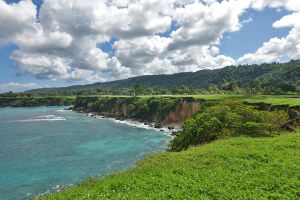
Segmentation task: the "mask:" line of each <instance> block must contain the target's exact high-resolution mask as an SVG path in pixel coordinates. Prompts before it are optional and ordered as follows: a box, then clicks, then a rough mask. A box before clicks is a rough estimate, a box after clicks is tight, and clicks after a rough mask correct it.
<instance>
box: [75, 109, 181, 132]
mask: <svg viewBox="0 0 300 200" xmlns="http://www.w3.org/2000/svg"><path fill="white" fill-rule="evenodd" d="M72 111H75V112H79V113H85V114H86V115H87V116H88V117H91V118H95V119H108V120H113V121H115V122H117V123H121V124H126V125H129V126H134V127H137V128H143V129H152V130H156V131H158V132H163V133H166V134H167V135H169V136H172V137H174V136H177V135H179V134H180V133H181V132H182V129H181V125H180V124H177V123H172V124H162V123H160V122H141V121H139V120H137V119H127V118H118V117H108V116H105V115H101V114H99V113H95V112H85V111H77V110H72Z"/></svg>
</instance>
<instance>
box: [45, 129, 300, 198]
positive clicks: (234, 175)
mask: <svg viewBox="0 0 300 200" xmlns="http://www.w3.org/2000/svg"><path fill="white" fill-rule="evenodd" d="M43 199H69V200H71V199H72V200H73V199H74V200H77V199H78V200H79V199H243V200H244V199H300V132H297V133H285V134H283V135H281V136H277V137H274V138H247V137H238V138H231V139H225V140H219V141H216V142H213V143H210V144H207V145H203V146H198V147H193V148H190V149H188V150H187V151H184V152H179V153H174V152H165V153H159V154H156V155H153V156H150V157H149V158H147V159H146V160H144V161H142V162H140V163H139V164H138V165H137V166H136V167H135V168H133V169H130V170H127V171H124V172H121V173H119V174H114V175H110V176H108V177H106V178H104V179H103V180H100V179H98V180H97V179H90V180H88V181H85V182H84V183H81V184H79V186H77V187H74V188H69V189H67V190H66V191H63V192H60V193H56V194H52V195H51V196H48V197H44V198H43Z"/></svg>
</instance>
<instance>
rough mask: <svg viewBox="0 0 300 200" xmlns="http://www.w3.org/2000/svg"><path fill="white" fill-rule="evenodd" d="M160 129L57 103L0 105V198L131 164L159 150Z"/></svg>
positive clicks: (163, 141)
mask: <svg viewBox="0 0 300 200" xmlns="http://www.w3.org/2000/svg"><path fill="white" fill-rule="evenodd" d="M169 139H170V137H169V136H167V135H166V134H164V133H161V132H158V131H155V130H150V129H143V128H138V127H134V126H130V125H127V124H123V123H117V122H115V121H113V120H110V119H94V118H91V117H88V116H86V115H85V114H81V113H75V112H71V111H63V108H62V107H38V108H1V109H0V199H1V200H17V199H28V198H29V197H30V196H32V195H37V194H42V193H45V192H47V191H48V192H49V191H52V190H55V189H57V188H58V186H61V185H63V186H66V185H70V184H74V183H77V182H78V181H81V180H84V179H85V178H87V177H91V176H103V175H106V174H108V173H112V172H115V171H120V170H123V169H126V168H129V167H132V166H133V165H134V164H135V163H136V162H137V161H139V160H141V159H143V158H144V157H145V156H147V155H149V154H151V153H153V152H157V151H161V150H164V149H165V148H166V146H167V143H168V141H169Z"/></svg>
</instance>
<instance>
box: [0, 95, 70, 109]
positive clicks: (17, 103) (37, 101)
mask: <svg viewBox="0 0 300 200" xmlns="http://www.w3.org/2000/svg"><path fill="white" fill-rule="evenodd" d="M74 101H75V98H74V97H64V96H50V97H26V96H23V97H22V96H21V97H16V96H10V97H0V107H31V106H63V105H64V106H66V105H72V104H73V103H74Z"/></svg>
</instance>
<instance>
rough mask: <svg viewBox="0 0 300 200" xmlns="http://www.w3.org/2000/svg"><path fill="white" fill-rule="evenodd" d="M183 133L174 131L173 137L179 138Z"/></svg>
mask: <svg viewBox="0 0 300 200" xmlns="http://www.w3.org/2000/svg"><path fill="white" fill-rule="evenodd" d="M181 133H182V132H181V131H173V132H172V134H171V135H173V136H178V135H181Z"/></svg>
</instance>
